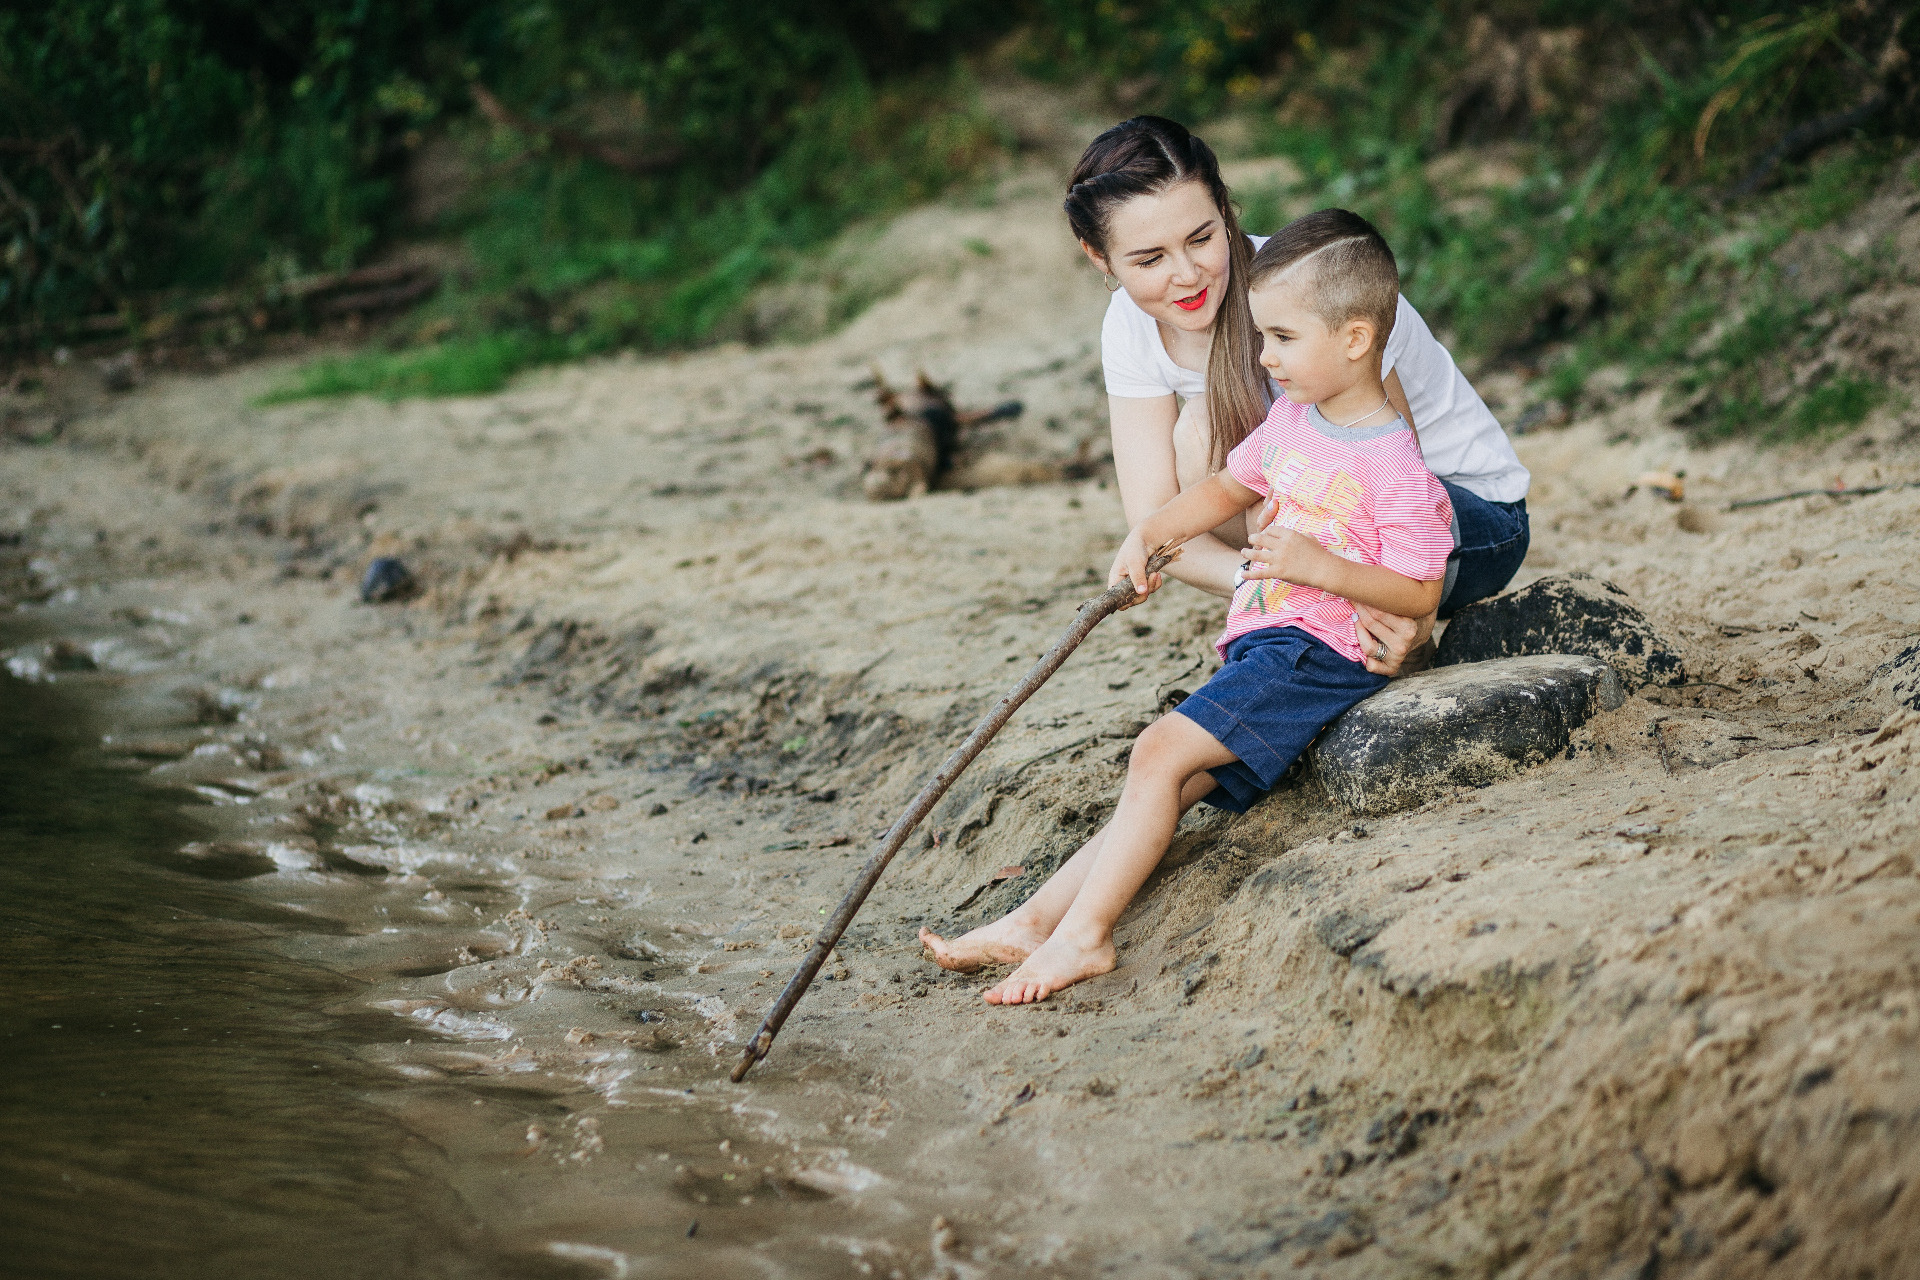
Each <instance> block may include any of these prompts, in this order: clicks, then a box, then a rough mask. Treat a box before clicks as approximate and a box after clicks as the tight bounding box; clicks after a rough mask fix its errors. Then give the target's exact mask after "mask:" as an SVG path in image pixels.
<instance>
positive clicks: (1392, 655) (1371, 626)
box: [1353, 604, 1434, 677]
mask: <svg viewBox="0 0 1920 1280" xmlns="http://www.w3.org/2000/svg"><path fill="white" fill-rule="evenodd" d="M1353 609H1354V612H1355V613H1357V614H1359V615H1360V616H1359V617H1358V618H1357V619H1355V621H1354V624H1353V633H1354V636H1355V637H1356V638H1357V639H1358V640H1359V641H1360V648H1361V649H1362V650H1363V651H1364V652H1365V655H1366V656H1365V657H1364V658H1363V659H1362V661H1363V662H1365V664H1366V667H1367V670H1369V671H1371V672H1373V674H1375V675H1377V676H1388V677H1392V676H1400V675H1408V676H1410V675H1412V674H1413V673H1414V672H1416V671H1424V670H1426V668H1427V666H1428V664H1429V663H1430V662H1431V661H1432V657H1433V655H1432V653H1431V652H1430V651H1429V649H1428V647H1427V640H1428V639H1429V638H1430V637H1431V636H1432V635H1433V621H1434V615H1433V614H1431V613H1430V614H1428V615H1427V616H1426V617H1424V618H1403V617H1401V616H1400V615H1399V614H1397V613H1386V612H1383V611H1382V610H1379V609H1375V608H1372V607H1370V606H1368V605H1364V604H1355V605H1354V606H1353ZM1409 659H1411V661H1409Z"/></svg>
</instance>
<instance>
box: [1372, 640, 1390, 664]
mask: <svg viewBox="0 0 1920 1280" xmlns="http://www.w3.org/2000/svg"><path fill="white" fill-rule="evenodd" d="M1373 660H1374V661H1375V662H1385V661H1386V660H1387V642H1386V641H1385V640H1375V641H1374V642H1373Z"/></svg>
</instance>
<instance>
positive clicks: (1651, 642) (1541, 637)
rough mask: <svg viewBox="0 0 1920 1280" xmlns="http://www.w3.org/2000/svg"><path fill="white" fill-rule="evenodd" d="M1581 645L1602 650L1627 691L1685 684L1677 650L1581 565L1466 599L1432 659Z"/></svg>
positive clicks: (1477, 658) (1451, 661)
mask: <svg viewBox="0 0 1920 1280" xmlns="http://www.w3.org/2000/svg"><path fill="white" fill-rule="evenodd" d="M1547 653H1584V654H1586V655H1587V656H1589V657H1593V658H1600V659H1603V660H1604V661H1606V662H1607V663H1608V664H1610V665H1611V666H1612V667H1613V669H1614V671H1615V672H1616V673H1618V675H1619V677H1620V682H1621V684H1623V685H1625V686H1626V688H1627V689H1628V690H1629V691H1631V690H1634V689H1638V688H1640V687H1641V686H1642V685H1649V684H1666V685H1673V684H1683V683H1685V682H1686V678H1687V672H1686V668H1685V667H1684V666H1683V665H1682V664H1681V661H1680V654H1679V652H1678V651H1677V650H1676V649H1675V648H1674V647H1673V646H1672V645H1670V644H1668V643H1667V642H1666V641H1665V640H1663V639H1661V637H1660V634H1659V633H1658V632H1656V631H1655V630H1654V629H1653V627H1652V625H1651V624H1650V623H1648V621H1647V619H1646V616H1645V615H1644V614H1642V613H1641V612H1640V611H1639V610H1638V609H1636V608H1634V607H1633V601H1631V600H1629V599H1628V598H1627V593H1626V592H1624V591H1622V590H1621V589H1620V588H1618V587H1616V586H1614V585H1613V584H1612V583H1611V582H1603V581H1601V580H1600V579H1598V578H1596V577H1594V576H1592V575H1591V574H1585V573H1557V574H1553V575H1550V576H1548V577H1545V578H1541V579H1540V580H1539V581H1537V582H1534V583H1531V584H1529V585H1527V586H1524V587H1522V588H1520V590H1518V591H1515V592H1513V593H1512V594H1511V595H1504V596H1496V597H1494V598H1493V599H1491V600H1482V601H1481V602H1480V603H1478V604H1470V605H1468V606H1467V607H1466V608H1464V609H1462V610H1461V611H1460V612H1459V613H1456V614H1455V615H1454V616H1453V621H1451V622H1449V623H1448V624H1447V631H1446V634H1445V635H1443V636H1442V637H1441V638H1440V650H1439V652H1438V653H1437V654H1436V655H1435V656H1434V659H1433V664H1434V665H1435V666H1436V667H1449V666H1454V665H1456V664H1458V663H1462V662H1487V661H1491V660H1492V659H1495V658H1518V657H1523V656H1526V655H1529V654H1547Z"/></svg>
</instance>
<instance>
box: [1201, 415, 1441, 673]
mask: <svg viewBox="0 0 1920 1280" xmlns="http://www.w3.org/2000/svg"><path fill="white" fill-rule="evenodd" d="M1227 472H1228V474H1230V475H1232V476H1233V478H1234V479H1236V480H1238V481H1239V482H1240V483H1241V484H1244V485H1246V486H1247V487H1248V488H1249V489H1252V490H1253V491H1254V492H1255V493H1258V494H1260V495H1261V496H1262V497H1264V498H1267V499H1268V501H1267V502H1266V503H1265V504H1263V505H1262V508H1261V510H1262V511H1263V512H1266V511H1272V512H1273V523H1274V524H1275V525H1278V526H1279V527H1281V528H1286V529H1293V530H1296V531H1297V532H1300V533H1303V534H1305V535H1307V536H1308V537H1310V538H1312V539H1314V540H1315V541H1316V542H1318V543H1319V544H1320V545H1321V546H1323V547H1325V548H1326V549H1327V550H1328V551H1331V552H1332V553H1333V554H1335V555H1337V556H1340V557H1342V558H1344V559H1347V560H1351V561H1353V562H1354V563H1356V564H1373V565H1379V566H1381V567H1382V568H1386V569H1391V570H1393V571H1394V572H1395V573H1398V574H1401V575H1403V576H1405V577H1408V578H1412V579H1413V580H1414V581H1416V582H1436V581H1439V580H1440V579H1441V578H1443V577H1445V576H1446V572H1447V557H1448V556H1449V555H1450V554H1452V552H1453V503H1452V501H1451V500H1450V499H1449V498H1448V497H1447V491H1446V489H1445V488H1444V487H1442V485H1441V484H1440V482H1439V481H1438V480H1437V479H1435V478H1434V475H1433V473H1432V472H1431V471H1428V470H1427V464H1426V463H1425V462H1424V461H1423V460H1422V459H1421V457H1420V446H1419V444H1418V443H1416V442H1415V440H1414V438H1413V432H1411V431H1410V430H1408V429H1407V424H1406V422H1405V420H1404V419H1401V418H1399V417H1395V418H1394V419H1393V421H1391V422H1389V423H1387V424H1385V425H1384V426H1378V427H1359V428H1354V427H1336V426H1334V425H1333V424H1332V423H1330V422H1328V421H1327V420H1326V419H1325V418H1324V417H1322V416H1321V415H1320V411H1319V410H1318V409H1316V408H1314V407H1313V406H1311V405H1299V404H1295V403H1293V402H1292V401H1291V400H1288V399H1286V398H1285V397H1284V396H1283V397H1281V398H1280V399H1279V400H1278V401H1276V402H1275V403H1274V406H1273V411H1272V412H1271V413H1269V414H1268V415H1267V420H1266V421H1265V422H1263V423H1261V424H1260V425H1259V426H1258V427H1256V428H1255V429H1254V432H1253V434H1252V435H1250V436H1248V437H1247V438H1246V439H1245V440H1242V441H1241V442H1240V444H1239V445H1238V446H1237V447H1236V448H1235V449H1234V450H1233V452H1232V453H1230V454H1228V455H1227ZM1357 616H1358V615H1356V614H1355V612H1354V608H1353V604H1352V602H1351V601H1348V600H1343V599H1341V598H1340V597H1339V596H1335V595H1329V594H1327V593H1326V592H1325V591H1321V590H1319V589H1318V588H1316V587H1302V586H1296V585H1294V584H1292V583H1288V582H1282V581H1281V580H1279V579H1278V578H1257V579H1254V580H1252V581H1250V582H1245V583H1242V584H1241V585H1240V588H1239V589H1238V590H1237V591H1235V592H1234V593H1233V605H1232V607H1231V608H1230V609H1228V610H1227V629H1226V632H1225V633H1224V634H1223V635H1222V636H1221V637H1220V639H1219V642H1218V646H1217V647H1218V648H1219V650H1220V652H1221V653H1222V654H1223V655H1224V654H1225V653H1226V651H1227V646H1228V645H1229V644H1231V643H1232V642H1233V641H1235V640H1237V639H1238V638H1240V637H1241V636H1243V635H1245V634H1247V633H1248V632H1249V631H1258V630H1260V629H1261V628H1263V627H1299V628H1300V629H1301V630H1302V631H1305V632H1308V633H1309V634H1311V635H1313V636H1316V637H1318V638H1319V639H1321V640H1324V641H1326V643H1327V644H1329V645H1331V646H1332V647H1333V648H1334V649H1335V650H1336V651H1338V652H1339V653H1340V654H1341V655H1343V656H1344V657H1346V658H1348V659H1350V660H1351V661H1354V662H1359V661H1361V659H1362V657H1363V656H1364V655H1363V654H1362V652H1361V649H1360V641H1359V638H1358V637H1357V636H1356V635H1355V634H1354V629H1353V628H1354V622H1355V620H1356V618H1357Z"/></svg>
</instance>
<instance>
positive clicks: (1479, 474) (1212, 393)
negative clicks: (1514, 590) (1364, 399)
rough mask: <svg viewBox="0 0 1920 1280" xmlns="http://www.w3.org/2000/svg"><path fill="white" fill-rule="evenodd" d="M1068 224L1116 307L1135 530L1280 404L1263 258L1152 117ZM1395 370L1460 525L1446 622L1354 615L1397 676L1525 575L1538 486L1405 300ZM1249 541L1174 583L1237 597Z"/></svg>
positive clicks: (1118, 385)
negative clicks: (1445, 628)
mask: <svg viewBox="0 0 1920 1280" xmlns="http://www.w3.org/2000/svg"><path fill="white" fill-rule="evenodd" d="M1066 210H1067V221H1068V223H1069V224H1070V225H1071V226H1072V228H1073V233H1074V235H1075V236H1077V237H1078V238H1079V240H1080V248H1081V250H1082V251H1083V252H1085V253H1086V255H1087V257H1088V259H1089V260H1090V261H1091V262H1092V263H1093V264H1094V266H1096V267H1098V268H1099V269H1100V270H1101V271H1102V272H1103V273H1105V276H1106V280H1107V288H1108V290H1109V291H1111V292H1112V293H1113V301H1112V303H1111V304H1110V305H1109V306H1108V307H1107V318H1106V323H1105V325H1104V326H1103V328H1102V330H1101V335H1100V346H1101V361H1102V364H1103V365H1104V366H1105V371H1106V382H1107V403H1108V405H1109V411H1110V413H1111V418H1112V430H1113V460H1114V469H1115V471H1116V472H1117V473H1118V477H1119V481H1120V501H1121V505H1122V506H1123V507H1124V509H1125V511H1126V516H1127V523H1128V524H1129V525H1134V524H1138V523H1139V522H1140V521H1141V520H1143V519H1145V518H1146V517H1147V515H1148V514H1150V513H1151V512H1153V511H1155V510H1157V509H1159V508H1160V507H1161V506H1162V505H1163V504H1165V503H1166V502H1167V501H1168V500H1169V499H1171V498H1172V497H1173V496H1174V495H1175V494H1177V493H1179V492H1181V491H1182V490H1184V489H1186V488H1188V487H1189V486H1190V485H1193V484H1196V483H1198V482H1199V481H1201V480H1203V479H1205V478H1206V477H1207V476H1208V475H1210V474H1212V473H1213V472H1214V471H1216V470H1218V469H1219V468H1220V467H1221V466H1222V465H1224V463H1225V459H1226V455H1227V451H1228V450H1229V449H1231V448H1232V447H1233V446H1234V445H1235V444H1237V443H1239V441H1240V440H1241V439H1242V438H1244V437H1245V436H1246V435H1247V433H1248V432H1250V431H1251V430H1252V429H1253V428H1254V427H1255V426H1257V425H1258V424H1259V422H1260V421H1261V419H1263V418H1264V417H1266V413H1267V409H1268V406H1269V405H1270V403H1271V401H1272V399H1273V389H1272V384H1271V383H1270V382H1269V381H1268V379H1267V375H1266V373H1265V371H1264V370H1263V369H1262V368H1261V366H1260V363H1259V354H1260V337H1259V334H1258V333H1256V332H1255V330H1254V325H1253V317H1252V315H1251V313H1250V312H1249V311H1248V308H1247V293H1246V286H1245V284H1244V283H1243V282H1244V281H1245V279H1246V272H1247V264H1248V263H1249V261H1250V260H1251V259H1252V256H1253V250H1254V249H1255V248H1256V247H1257V246H1256V245H1255V243H1254V242H1253V241H1252V240H1250V239H1249V237H1247V236H1246V235H1245V234H1243V233H1242V232H1241V230H1240V226H1239V223H1238V221H1237V220H1236V218H1235V216H1234V210H1233V203H1232V197H1231V195H1230V193H1229V192H1228V191H1227V186H1226V183H1225V182H1224V181H1222V180H1221V177H1220V165H1219V161H1218V160H1217V159H1215V157H1214V154H1213V151H1212V150H1211V149H1210V148H1209V147H1208V146H1207V144H1206V143H1204V142H1202V141H1201V140H1200V139H1198V138H1196V137H1194V136H1193V135H1192V134H1190V133H1188V132H1187V130H1186V129H1185V128H1183V127H1182V126H1180V125H1178V124H1175V123H1174V122H1173V121H1171V120H1165V119H1162V118H1161V117H1159V116H1136V117H1135V118H1134V119H1132V120H1128V121H1125V122H1123V123H1121V124H1118V125H1115V126H1114V127H1113V128H1111V129H1109V130H1107V131H1106V132H1105V133H1103V134H1101V135H1100V136H1099V137H1098V138H1096V139H1094V141H1093V143H1092V144H1091V145H1090V146H1088V148H1087V150H1086V152H1085V153H1084V154H1083V155H1082V156H1081V157H1080V163H1079V164H1078V165H1077V166H1075V168H1074V172H1073V181H1072V185H1071V187H1070V188H1069V190H1068V192H1067V199H1066ZM1386 370H1387V371H1390V372H1387V376H1386V388H1387V396H1388V399H1389V400H1390V401H1391V402H1392V404H1393V407H1394V408H1395V409H1397V410H1399V412H1400V414H1401V416H1402V417H1404V418H1405V419H1406V420H1407V421H1408V422H1410V423H1412V424H1413V427H1414V431H1415V434H1416V435H1417V437H1418V439H1419V441H1420V445H1421V449H1422V451H1423V453H1424V454H1425V456H1426V460H1427V465H1428V467H1429V468H1431V469H1432V471H1433V473H1434V474H1435V475H1436V476H1438V477H1439V478H1440V481H1441V483H1443V484H1444V485H1446V487H1447V492H1448V495H1449V496H1450V497H1451V498H1452V499H1453V503H1454V512H1455V530H1454V543H1455V552H1454V555H1453V557H1452V559H1450V560H1449V562H1448V566H1447V581H1446V586H1445V591H1444V594H1443V595H1442V597H1441V602H1440V610H1439V613H1438V614H1437V615H1434V616H1429V617H1426V618H1400V617H1396V616H1394V615H1392V614H1386V613H1381V612H1379V611H1377V610H1373V609H1369V608H1367V607H1365V606H1356V609H1357V612H1358V613H1359V621H1358V623H1357V624H1356V629H1357V631H1358V633H1359V640H1360V644H1361V647H1362V648H1363V649H1365V650H1366V652H1367V659H1366V662H1367V669H1368V670H1369V671H1372V672H1375V673H1376V674H1379V675H1387V676H1392V675H1398V674H1399V673H1400V671H1401V669H1402V666H1403V664H1405V663H1406V661H1407V658H1408V655H1409V654H1411V653H1414V652H1415V651H1416V650H1420V649H1421V648H1422V647H1423V646H1424V645H1425V643H1426V641H1427V638H1428V637H1429V636H1430V635H1431V634H1432V632H1433V623H1434V617H1435V616H1438V617H1449V616H1451V615H1452V614H1453V612H1454V611H1455V610H1457V609H1459V608H1460V607H1461V606H1463V605H1466V604H1470V603H1472V602H1473V601H1475V600H1479V599H1482V598H1484V597H1486V596H1490V595H1492V594H1493V593H1494V592H1496V591H1498V590H1500V589H1501V588H1502V587H1504V586H1506V585H1507V583H1508V581H1509V580H1511V579H1512V577H1513V575H1514V572H1515V571H1516V570H1518V569H1519V567H1520V562H1521V561H1522V560H1523V559H1525V558H1526V552H1527V537H1528V527H1527V504H1526V496H1527V485H1528V481H1529V477H1528V475H1527V469H1526V468H1525V467H1523V466H1521V465H1520V460H1519V458H1517V457H1515V456H1514V452H1513V446H1512V445H1511V444H1510V443H1509V442H1508V440H1507V436H1506V433H1505V432H1504V431H1502V430H1501V428H1500V424H1499V423H1498V422H1497V421H1495V419H1494V417H1493V414H1492V413H1490V412H1489V411H1488V409H1487V406H1486V405H1485V404H1484V403H1483V402H1482V401H1481V399H1480V397H1479V396H1478V395H1477V394H1476V393H1475V392H1474V390H1473V387H1472V385H1471V384H1470V383H1469V382H1468V381H1467V379H1466V377H1465V376H1464V375H1463V374H1462V373H1461V372H1460V370H1459V368H1458V367H1457V366H1456V365H1455V364H1454V362H1453V357H1452V356H1451V355H1449V354H1448V353H1447V349H1446V348H1445V347H1443V346H1441V345H1440V343H1439V342H1438V341H1436V340H1435V338H1434V336H1433V333H1432V331H1431V330H1429V329H1428V328H1427V324H1426V321H1424V320H1422V319H1421V318H1420V313H1419V312H1417V311H1415V310H1414V309H1413V307H1412V305H1411V304H1410V303H1408V302H1407V300H1406V299H1405V298H1404V297H1403V298H1401V299H1400V309H1399V313H1398V315H1397V317H1396V318H1395V321H1394V327H1393V332H1392V333H1391V334H1390V335H1389V337H1388V341H1387V349H1386ZM1181 400H1184V401H1185V402H1186V403H1185V406H1184V407H1181V405H1180V401H1181ZM1247 532H1248V530H1247V528H1246V517H1245V516H1243V517H1241V518H1240V519H1237V520H1234V521H1231V522H1229V523H1228V524H1226V525H1222V526H1221V527H1220V528H1218V529H1216V530H1214V533H1213V536H1211V537H1203V538H1197V539H1195V540H1194V541H1192V542H1189V543H1187V544H1186V547H1185V549H1184V550H1183V551H1182V552H1181V555H1180V559H1179V560H1178V561H1176V562H1175V563H1174V565H1173V566H1172V567H1171V568H1170V569H1169V570H1168V572H1169V573H1170V574H1171V575H1172V576H1173V577H1175V578H1178V579H1180V580H1181V581H1183V582H1186V583H1189V584H1191V585H1192V586H1195V587H1198V588H1200V589H1201V590H1202V591H1208V592H1211V593H1213V594H1214V595H1218V596H1231V595H1232V594H1233V582H1234V577H1233V575H1234V570H1235V569H1237V568H1238V567H1239V566H1240V562H1241V559H1242V555H1241V550H1240V549H1241V548H1243V547H1245V546H1246V545H1247ZM1410 669H1411V668H1410Z"/></svg>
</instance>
